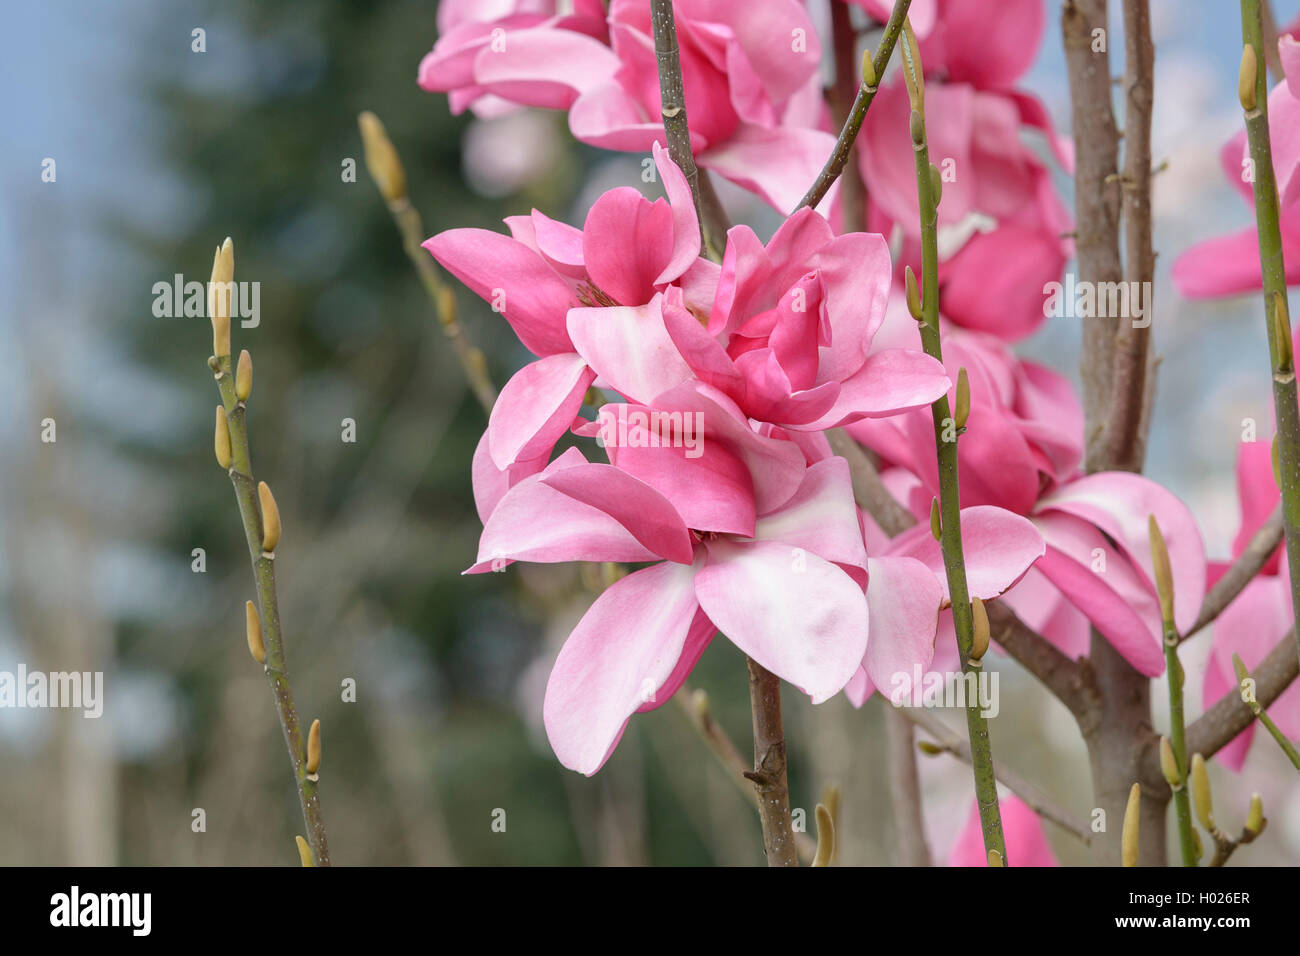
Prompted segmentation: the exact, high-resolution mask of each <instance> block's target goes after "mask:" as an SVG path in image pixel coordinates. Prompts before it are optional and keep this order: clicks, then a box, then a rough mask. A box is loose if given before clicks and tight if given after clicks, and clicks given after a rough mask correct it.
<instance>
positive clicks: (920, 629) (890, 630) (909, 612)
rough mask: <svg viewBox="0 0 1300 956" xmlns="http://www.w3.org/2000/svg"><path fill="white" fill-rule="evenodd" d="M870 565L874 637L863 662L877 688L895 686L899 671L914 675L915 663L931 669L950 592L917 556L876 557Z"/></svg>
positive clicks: (870, 606)
mask: <svg viewBox="0 0 1300 956" xmlns="http://www.w3.org/2000/svg"><path fill="white" fill-rule="evenodd" d="M867 564H868V574H869V580H868V584H867V604H868V607H869V613H870V618H871V636H870V638H869V639H868V640H867V653H866V655H865V656H864V657H863V659H862V666H863V668H864V669H865V670H866V673H867V677H869V678H870V680H871V683H872V684H874V685H875V686H876V687H893V686H894V681H895V677H896V675H900V674H903V675H907V676H908V677H909V678H910V677H911V675H912V673H913V671H914V668H916V667H920V669H921V670H922V671H923V672H924V671H925V670H927V669H928V668H929V666H930V661H931V660H932V659H933V657H934V640H935V629H936V627H937V626H938V623H939V604H940V602H941V601H942V600H943V596H944V591H943V588H942V587H941V586H940V584H939V581H938V579H937V578H935V576H934V572H933V571H931V570H930V569H929V568H928V567H926V566H925V565H924V564H922V563H921V562H920V561H917V560H916V559H915V558H892V557H882V558H871V559H870V560H869V561H868V562H867Z"/></svg>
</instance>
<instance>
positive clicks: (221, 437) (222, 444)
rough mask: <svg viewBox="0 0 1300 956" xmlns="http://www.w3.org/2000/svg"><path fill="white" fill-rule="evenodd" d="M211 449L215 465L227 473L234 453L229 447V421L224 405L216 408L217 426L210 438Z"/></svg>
mask: <svg viewBox="0 0 1300 956" xmlns="http://www.w3.org/2000/svg"><path fill="white" fill-rule="evenodd" d="M212 449H213V451H215V452H216V454H217V464H218V465H220V466H221V467H222V468H225V469H226V470H227V471H229V470H230V461H231V457H232V456H233V454H234V453H233V451H232V449H231V445H230V420H229V419H228V418H226V409H225V406H224V405H218V406H217V426H216V429H215V431H214V432H213V436H212Z"/></svg>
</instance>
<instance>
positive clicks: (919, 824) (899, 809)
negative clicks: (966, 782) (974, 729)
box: [885, 703, 965, 866]
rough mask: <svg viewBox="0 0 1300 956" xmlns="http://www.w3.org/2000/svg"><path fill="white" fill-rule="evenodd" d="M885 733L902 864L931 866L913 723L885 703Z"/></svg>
mask: <svg viewBox="0 0 1300 956" xmlns="http://www.w3.org/2000/svg"><path fill="white" fill-rule="evenodd" d="M885 733H886V736H887V737H888V739H889V757H888V760H889V796H890V802H891V803H892V804H893V807H894V830H895V835H896V836H897V838H898V862H899V864H900V865H902V866H930V865H931V860H930V847H929V846H928V845H926V842H925V818H924V816H923V815H922V812H921V780H920V777H919V776H918V774H917V770H916V746H915V743H914V741H913V739H912V724H911V723H910V722H909V721H908V719H907V716H906V715H905V714H902V713H900V709H899V708H897V707H891V706H889V704H888V703H886V704H885ZM962 743H963V745H964V744H965V741H962Z"/></svg>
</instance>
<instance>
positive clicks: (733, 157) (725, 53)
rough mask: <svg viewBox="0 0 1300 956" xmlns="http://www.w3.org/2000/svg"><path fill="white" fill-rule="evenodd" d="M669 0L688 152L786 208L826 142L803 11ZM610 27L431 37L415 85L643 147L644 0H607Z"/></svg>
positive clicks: (648, 99) (653, 65) (646, 133)
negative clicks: (552, 112) (550, 117)
mask: <svg viewBox="0 0 1300 956" xmlns="http://www.w3.org/2000/svg"><path fill="white" fill-rule="evenodd" d="M673 7H674V14H675V17H676V23H677V37H678V45H679V48H680V52H681V64H682V77H683V85H684V89H685V93H686V112H687V116H688V117H689V120H690V127H691V145H692V147H693V149H694V152H695V157H696V160H697V161H698V163H699V164H700V166H702V167H704V168H706V169H712V170H715V171H717V172H718V173H719V174H720V175H722V176H724V177H726V178H727V179H730V180H732V181H733V182H735V183H737V184H739V185H741V186H743V187H744V188H746V189H749V190H752V191H754V192H756V193H758V194H759V195H761V196H762V197H763V198H764V199H765V200H767V201H768V202H770V203H771V204H772V205H774V206H775V207H776V208H777V209H779V210H781V211H786V210H790V209H793V208H794V206H795V205H796V204H797V203H798V201H799V199H800V198H801V197H802V195H803V191H804V190H805V189H806V188H807V187H808V184H809V183H811V182H812V181H813V179H814V178H815V177H816V175H817V173H818V172H819V171H820V169H821V166H822V164H823V163H824V162H825V161H826V157H827V156H828V155H829V154H830V150H831V148H832V147H833V145H834V137H833V136H832V135H831V134H830V133H827V132H824V131H823V130H822V129H821V128H820V127H821V126H822V125H823V123H824V120H825V117H826V111H825V107H824V106H823V104H822V103H821V100H820V86H819V80H818V71H819V64H820V58H821V47H820V43H819V41H818V39H817V33H816V30H815V29H814V27H813V24H812V21H811V19H810V18H809V16H808V12H807V10H806V9H805V8H804V6H803V4H802V3H799V2H798V0H769V2H766V3H763V4H760V5H757V6H756V5H754V4H751V3H747V2H743V0H678V2H676V3H674V4H673ZM584 9H586V8H585V7H584ZM516 16H517V15H516ZM558 27H567V28H558ZM493 29H500V30H503V31H505V32H503V33H498V34H497V43H496V45H495V46H493V45H492V44H491V43H490V42H482V41H480V39H479V38H480V37H481V36H482V35H487V36H488V37H490V36H491V35H492V30H493ZM608 29H609V40H610V42H609V45H608V46H606V45H605V44H604V43H602V42H600V41H599V40H597V39H594V38H593V37H592V36H588V35H586V33H583V32H579V30H578V28H574V27H573V25H572V24H557V23H549V24H548V25H545V26H530V27H529V28H527V29H522V30H513V29H510V28H509V27H505V26H500V25H498V26H496V27H493V26H492V25H491V24H482V25H476V26H475V27H474V29H473V31H470V30H468V29H467V30H466V31H465V33H466V37H468V38H469V40H470V41H471V42H473V43H478V44H479V45H478V46H476V47H472V48H469V49H467V42H466V40H465V39H462V38H461V35H460V34H457V35H456V36H455V37H454V38H453V39H450V40H449V39H448V38H447V37H444V39H442V40H439V45H438V47H435V48H434V52H433V54H431V55H430V57H426V59H425V61H424V63H423V64H421V69H420V85H421V86H423V87H424V88H425V89H429V90H442V91H451V92H452V93H453V97H454V98H453V102H452V106H453V109H456V108H458V107H459V108H463V107H464V104H465V103H466V102H470V101H474V100H476V99H477V98H478V97H482V96H483V95H484V94H491V95H492V96H494V97H496V98H499V99H501V100H508V101H510V102H514V103H521V104H524V105H530V106H543V107H551V108H556V109H568V110H569V128H570V130H571V131H572V132H573V135H574V136H575V137H576V138H577V139H579V140H580V141H582V142H584V143H588V144H590V145H592V146H599V147H602V148H605V149H615V150H626V151H633V152H644V151H649V149H650V147H651V144H652V143H653V142H654V141H655V140H656V139H657V138H659V137H661V136H662V133H663V115H662V104H661V103H660V99H659V74H658V66H657V60H656V56H655V49H654V33H653V30H652V27H651V23H650V5H649V4H648V3H643V2H641V0H613V2H612V3H611V4H610V5H609V15H608ZM444 46H445V47H446V49H445V50H442V49H441V48H443V47H444ZM471 54H472V55H471Z"/></svg>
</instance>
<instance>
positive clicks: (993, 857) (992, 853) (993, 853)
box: [989, 850, 1002, 866]
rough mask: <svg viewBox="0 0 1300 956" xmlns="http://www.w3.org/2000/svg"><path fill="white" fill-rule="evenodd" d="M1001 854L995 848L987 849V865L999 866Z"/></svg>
mask: <svg viewBox="0 0 1300 956" xmlns="http://www.w3.org/2000/svg"><path fill="white" fill-rule="evenodd" d="M1001 865H1002V854H1001V853H999V852H998V851H997V850H989V866H1001Z"/></svg>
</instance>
